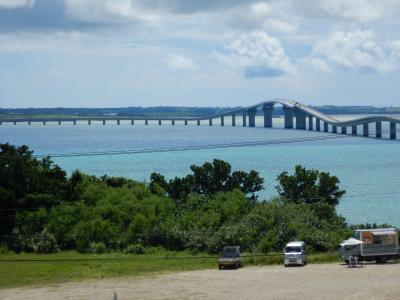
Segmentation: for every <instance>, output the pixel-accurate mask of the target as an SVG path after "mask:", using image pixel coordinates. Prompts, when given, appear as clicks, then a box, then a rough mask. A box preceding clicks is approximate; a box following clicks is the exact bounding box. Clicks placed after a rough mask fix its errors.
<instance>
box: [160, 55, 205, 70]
mask: <svg viewBox="0 0 400 300" xmlns="http://www.w3.org/2000/svg"><path fill="white" fill-rule="evenodd" d="M167 65H168V67H169V68H170V69H172V70H177V71H194V70H197V69H198V66H197V65H196V64H195V63H194V62H193V61H192V60H191V59H190V58H187V57H184V56H182V55H178V54H175V53H171V54H169V55H168V59H167Z"/></svg>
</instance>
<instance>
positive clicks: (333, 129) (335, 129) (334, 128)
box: [332, 125, 337, 133]
mask: <svg viewBox="0 0 400 300" xmlns="http://www.w3.org/2000/svg"><path fill="white" fill-rule="evenodd" d="M332 133H337V126H336V125H332Z"/></svg>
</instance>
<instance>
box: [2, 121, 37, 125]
mask: <svg viewBox="0 0 400 300" xmlns="http://www.w3.org/2000/svg"><path fill="white" fill-rule="evenodd" d="M1 124H2V122H1V121H0V125H1ZM28 125H31V121H28Z"/></svg>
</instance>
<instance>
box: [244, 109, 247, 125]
mask: <svg viewBox="0 0 400 300" xmlns="http://www.w3.org/2000/svg"><path fill="white" fill-rule="evenodd" d="M246 121H247V113H246V112H245V111H244V112H243V127H246V126H247V124H246Z"/></svg>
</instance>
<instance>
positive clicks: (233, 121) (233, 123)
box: [232, 114, 236, 127]
mask: <svg viewBox="0 0 400 300" xmlns="http://www.w3.org/2000/svg"><path fill="white" fill-rule="evenodd" d="M232 126H233V127H235V126H236V115H235V114H232Z"/></svg>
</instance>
